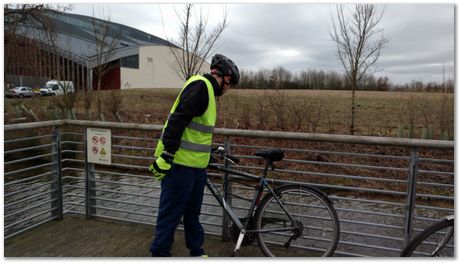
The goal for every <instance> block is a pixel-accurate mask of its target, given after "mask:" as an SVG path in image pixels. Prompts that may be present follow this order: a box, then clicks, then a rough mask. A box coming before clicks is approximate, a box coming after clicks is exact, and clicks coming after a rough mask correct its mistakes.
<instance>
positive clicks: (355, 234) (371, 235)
mask: <svg viewBox="0 0 460 263" xmlns="http://www.w3.org/2000/svg"><path fill="white" fill-rule="evenodd" d="M343 234H346V235H354V236H364V237H370V238H377V239H385V240H392V241H400V242H404V239H403V238H399V237H391V236H383V235H376V234H367V233H363V232H355V231H346V230H340V235H342V236H343Z"/></svg>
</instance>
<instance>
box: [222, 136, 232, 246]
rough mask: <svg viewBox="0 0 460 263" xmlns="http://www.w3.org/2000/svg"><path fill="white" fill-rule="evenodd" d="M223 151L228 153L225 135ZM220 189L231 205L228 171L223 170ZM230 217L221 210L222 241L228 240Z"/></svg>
mask: <svg viewBox="0 0 460 263" xmlns="http://www.w3.org/2000/svg"><path fill="white" fill-rule="evenodd" d="M224 147H225V151H226V152H227V153H230V139H229V137H228V136H227V137H225V143H224ZM224 165H225V167H228V161H227V160H225V162H224ZM222 188H223V189H222V190H223V192H224V199H225V201H226V202H227V203H228V204H229V205H231V204H232V200H231V199H230V194H231V191H232V188H231V186H230V183H229V182H228V173H227V172H224V184H223V186H222ZM229 219H230V218H229V217H228V215H227V213H226V212H225V210H223V214H222V241H229V240H230V228H229V222H230V220H229Z"/></svg>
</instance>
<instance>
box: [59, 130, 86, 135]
mask: <svg viewBox="0 0 460 263" xmlns="http://www.w3.org/2000/svg"><path fill="white" fill-rule="evenodd" d="M61 135H79V136H83V133H81V132H71V131H62V132H61Z"/></svg>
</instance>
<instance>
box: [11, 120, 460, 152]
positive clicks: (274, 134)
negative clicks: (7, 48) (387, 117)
mask: <svg viewBox="0 0 460 263" xmlns="http://www.w3.org/2000/svg"><path fill="white" fill-rule="evenodd" d="M62 125H71V126H80V127H95V128H112V129H128V130H145V131H158V132H160V131H162V130H163V125H147V124H138V123H124V122H100V121H86V120H67V119H66V120H57V121H44V122H32V123H21V124H9V125H5V126H4V128H3V129H4V131H14V130H23V129H36V128H41V127H50V126H62ZM214 134H215V135H223V136H232V137H257V138H265V139H288V140H300V141H317V142H336V143H351V144H374V145H385V146H401V147H419V148H434V149H454V145H455V144H454V141H443V140H424V139H408V138H389V137H374V136H356V135H338V134H322V133H298V132H281V131H261V130H242V129H227V128H216V129H215V130H214Z"/></svg>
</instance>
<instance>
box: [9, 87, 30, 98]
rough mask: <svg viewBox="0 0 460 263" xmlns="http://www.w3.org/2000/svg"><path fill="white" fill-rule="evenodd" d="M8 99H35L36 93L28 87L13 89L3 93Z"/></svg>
mask: <svg viewBox="0 0 460 263" xmlns="http://www.w3.org/2000/svg"><path fill="white" fill-rule="evenodd" d="M5 95H6V96H7V97H9V98H20V99H21V98H30V97H35V96H36V93H35V92H34V91H33V90H32V88H29V87H15V88H12V89H9V90H7V91H6V92H5Z"/></svg>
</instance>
